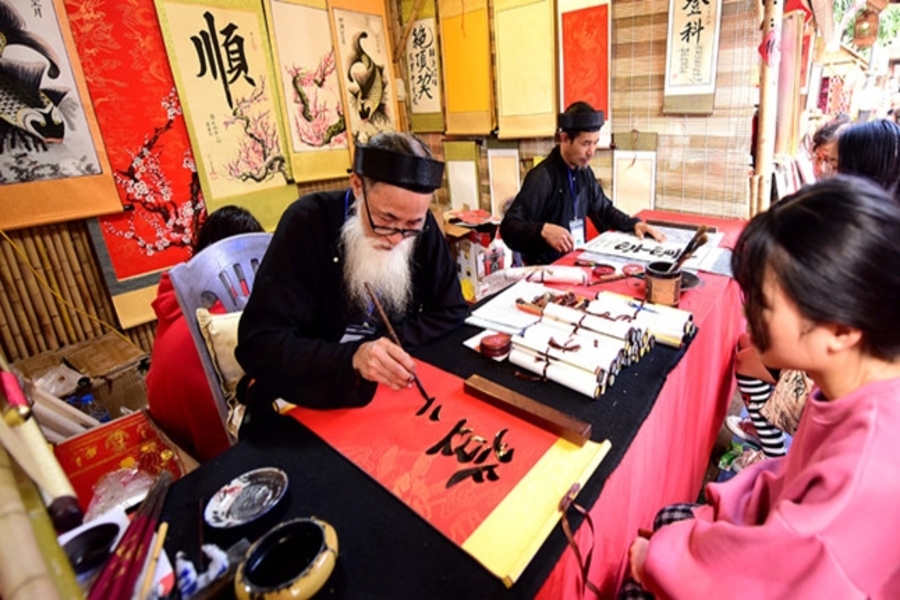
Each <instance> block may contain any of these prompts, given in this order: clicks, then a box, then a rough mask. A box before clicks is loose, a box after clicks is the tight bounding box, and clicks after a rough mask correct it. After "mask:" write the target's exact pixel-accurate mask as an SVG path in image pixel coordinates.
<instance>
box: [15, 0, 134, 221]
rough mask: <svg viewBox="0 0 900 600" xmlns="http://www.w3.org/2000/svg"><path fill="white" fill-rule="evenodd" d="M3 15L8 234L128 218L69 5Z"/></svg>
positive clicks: (46, 0) (35, 5)
mask: <svg viewBox="0 0 900 600" xmlns="http://www.w3.org/2000/svg"><path fill="white" fill-rule="evenodd" d="M0 11H2V13H3V14H4V15H5V16H6V18H7V22H6V23H5V24H4V26H3V31H2V32H0V34H2V35H0V40H2V42H3V45H2V46H0V91H2V93H3V96H4V98H5V99H4V102H3V105H2V107H0V190H2V191H0V227H2V228H4V229H16V228H20V227H31V226H35V225H43V224H46V223H56V222H60V221H68V220H72V219H80V218H85V217H91V216H96V215H100V214H106V213H113V212H120V211H121V210H122V205H121V204H120V203H119V197H118V194H117V193H116V187H115V183H114V182H113V177H112V172H111V169H110V166H109V159H108V158H107V154H106V149H105V148H104V145H103V140H102V138H101V137H100V130H99V128H98V127H97V121H96V117H95V115H94V111H93V107H92V106H91V100H90V96H89V94H88V90H87V86H86V84H85V81H84V76H83V74H82V70H81V64H80V61H79V59H78V53H77V51H76V50H75V44H74V42H73V40H72V33H71V30H70V28H69V21H68V18H67V17H66V8H65V4H64V3H63V0H56V1H55V2H54V1H52V0H31V1H30V2H11V1H10V0H0Z"/></svg>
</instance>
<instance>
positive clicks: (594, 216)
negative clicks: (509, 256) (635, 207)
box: [500, 146, 640, 265]
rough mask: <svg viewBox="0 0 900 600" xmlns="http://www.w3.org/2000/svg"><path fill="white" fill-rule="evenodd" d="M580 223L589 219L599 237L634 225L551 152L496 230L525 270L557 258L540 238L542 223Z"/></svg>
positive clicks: (588, 178)
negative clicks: (573, 194)
mask: <svg viewBox="0 0 900 600" xmlns="http://www.w3.org/2000/svg"><path fill="white" fill-rule="evenodd" d="M569 172H571V173H572V179H573V183H574V187H575V191H576V193H575V198H577V203H576V202H575V198H573V196H572V189H571V186H570V185H569V175H568V173H569ZM576 204H577V212H576V208H575V205H576ZM585 217H587V218H590V220H591V222H592V223H593V224H594V227H596V228H597V231H598V232H600V233H603V232H604V231H606V230H608V229H615V230H618V231H633V230H634V226H635V224H636V223H638V222H639V221H640V219H637V218H634V217H630V216H628V215H627V214H625V213H624V212H622V211H621V210H619V209H618V208H616V207H615V206H613V204H612V202H611V201H610V199H609V198H607V197H606V194H604V193H603V188H601V187H600V184H599V183H597V180H596V179H595V178H594V172H593V171H592V170H591V168H590V167H585V168H583V169H577V170H575V171H571V169H569V166H568V165H567V164H566V162H565V161H564V160H563V158H562V156H561V155H560V152H559V146H556V147H555V148H554V149H553V151H552V152H550V154H549V155H548V156H547V158H545V159H544V160H542V161H541V162H540V163H538V165H537V166H536V167H534V168H533V169H531V170H530V171H529V172H528V174H527V175H526V176H525V181H524V182H523V184H522V189H521V190H520V191H519V193H518V195H517V196H516V199H515V200H514V201H513V203H512V205H511V206H510V207H509V210H507V211H506V214H505V215H504V217H503V222H502V223H501V224H500V237H501V238H502V239H503V242H504V243H505V244H506V245H507V246H509V247H510V248H511V249H513V250H515V251H516V252H519V253H520V254H521V255H522V260H523V261H524V262H525V264H528V265H546V264H550V263H552V262H553V261H555V260H556V259H558V258H559V257H560V256H562V253H560V252H557V251H556V250H554V249H553V248H552V247H550V245H548V244H547V242H545V241H544V238H542V237H541V229H542V228H543V226H544V223H553V224H555V225H559V226H561V227H565V228H566V229H568V228H569V223H570V222H571V221H572V220H573V219H575V218H578V219H585Z"/></svg>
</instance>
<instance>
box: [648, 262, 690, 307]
mask: <svg viewBox="0 0 900 600" xmlns="http://www.w3.org/2000/svg"><path fill="white" fill-rule="evenodd" d="M671 266H672V263H670V262H668V261H657V262H652V263H650V264H649V265H647V272H646V274H645V275H644V280H645V285H646V293H645V298H646V299H647V302H652V303H653V304H664V305H666V306H678V299H679V298H680V297H681V271H680V270H678V271H672V272H671V273H669V272H668V271H669V267H671Z"/></svg>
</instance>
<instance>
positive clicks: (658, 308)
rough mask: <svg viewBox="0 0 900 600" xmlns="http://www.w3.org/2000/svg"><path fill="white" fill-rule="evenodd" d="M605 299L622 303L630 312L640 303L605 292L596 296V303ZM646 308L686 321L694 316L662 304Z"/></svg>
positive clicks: (649, 305)
mask: <svg viewBox="0 0 900 600" xmlns="http://www.w3.org/2000/svg"><path fill="white" fill-rule="evenodd" d="M607 297H610V298H614V299H617V300H618V301H619V302H624V303H625V304H626V306H629V307H631V310H632V312H633V311H634V310H635V305H640V301H637V300H635V299H634V298H632V297H631V296H627V295H625V294H617V293H616V292H610V291H605V292H602V293H600V294H597V298H596V300H597V301H601V302H605V301H606V299H607ZM648 307H650V308H652V309H653V311H654V312H655V313H656V314H661V315H672V316H676V315H677V316H679V317H684V318H685V319H686V320H688V321H693V320H694V315H693V313H691V311H689V310H684V309H683V308H676V307H674V306H665V305H662V304H648Z"/></svg>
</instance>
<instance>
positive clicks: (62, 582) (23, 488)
mask: <svg viewBox="0 0 900 600" xmlns="http://www.w3.org/2000/svg"><path fill="white" fill-rule="evenodd" d="M13 475H14V476H15V479H16V485H17V486H18V488H19V495H20V496H21V498H22V504H23V505H24V508H25V513H26V514H27V515H28V520H29V521H30V522H31V530H32V531H33V532H34V537H35V541H36V542H37V546H38V550H39V551H40V553H41V556H43V558H44V564H45V565H46V566H47V575H48V576H49V577H50V580H51V581H52V582H53V586H54V587H55V588H56V592H57V594H59V597H60V598H62V599H65V600H69V599H71V600H81V599H82V598H84V593H83V592H82V591H81V587H80V586H79V585H78V580H77V579H75V571H74V569H72V565H71V564H70V563H69V558H68V557H67V556H66V553H65V552H64V551H63V549H62V547H61V546H60V545H59V542H58V541H57V540H56V530H55V529H54V527H53V522H52V521H51V519H50V515H49V514H48V513H47V509H46V507H45V506H44V503H43V501H42V500H41V495H40V493H39V492H38V489H37V487H36V486H35V484H34V482H33V481H31V479H29V478H28V476H27V475H25V473H23V472H22V469H20V468H18V465H13Z"/></svg>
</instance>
